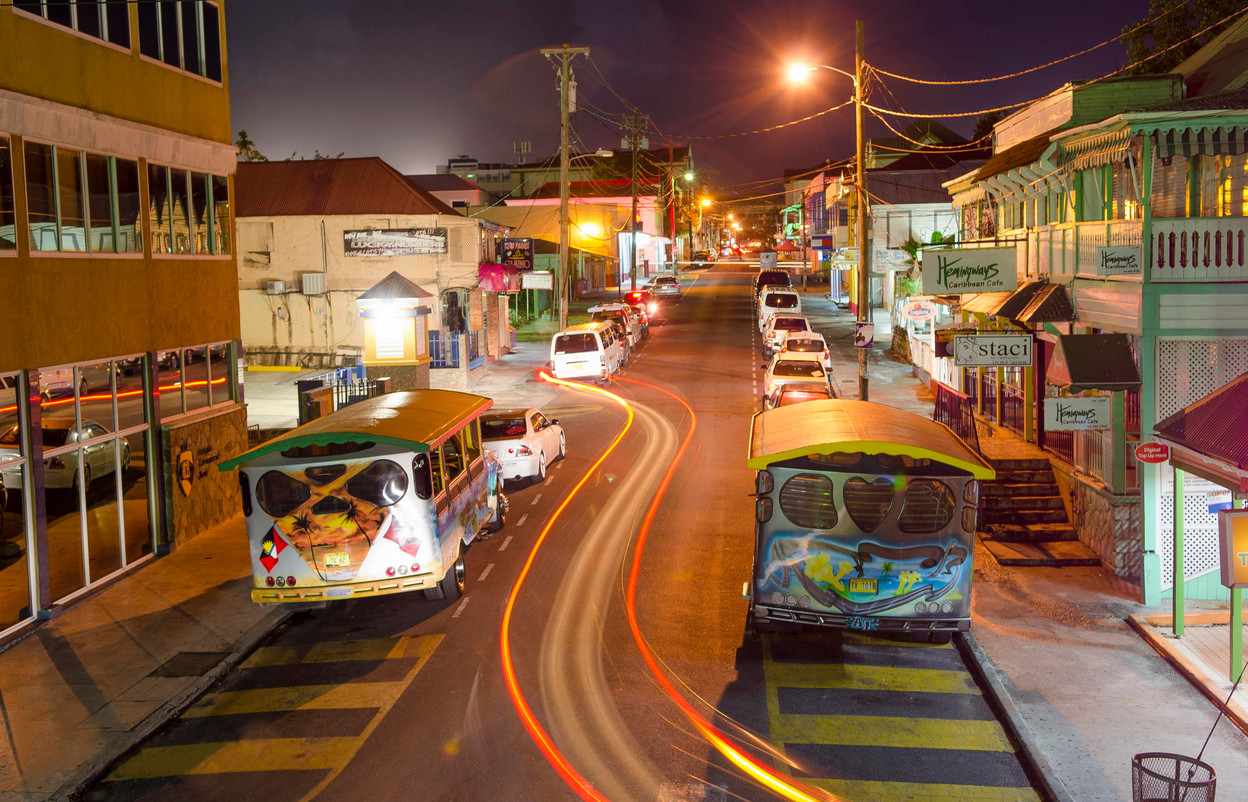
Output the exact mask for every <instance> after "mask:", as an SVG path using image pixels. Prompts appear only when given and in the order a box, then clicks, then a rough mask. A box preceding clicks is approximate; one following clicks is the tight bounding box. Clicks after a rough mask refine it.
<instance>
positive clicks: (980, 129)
mask: <svg viewBox="0 0 1248 802" xmlns="http://www.w3.org/2000/svg"><path fill="white" fill-rule="evenodd" d="M1004 119H1005V112H1004V111H990V112H988V113H987V114H984V115H981V116H980V118H979V119H978V120H976V121H975V130H974V131H972V132H971V141H972V142H978V141H979V140H980V139H983V138H984V137H986V136H988V135H989V134H991V133H992V126H994V125H996V124H997V123H999V122H1001V121H1002V120H1004Z"/></svg>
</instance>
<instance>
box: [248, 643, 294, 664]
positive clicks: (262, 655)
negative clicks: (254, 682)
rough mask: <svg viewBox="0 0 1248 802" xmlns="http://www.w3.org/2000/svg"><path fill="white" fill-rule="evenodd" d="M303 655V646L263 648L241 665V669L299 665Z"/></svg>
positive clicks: (253, 653)
mask: <svg viewBox="0 0 1248 802" xmlns="http://www.w3.org/2000/svg"><path fill="white" fill-rule="evenodd" d="M302 654H303V647H301V646H261V647H260V648H258V649H256V650H255V651H254V652H252V653H251V654H250V655H248V656H247V659H246V660H244V661H243V662H242V663H240V664H239V666H238V667H239V668H267V667H269V666H287V665H291V664H293V663H298V662H299V658H300V655H302Z"/></svg>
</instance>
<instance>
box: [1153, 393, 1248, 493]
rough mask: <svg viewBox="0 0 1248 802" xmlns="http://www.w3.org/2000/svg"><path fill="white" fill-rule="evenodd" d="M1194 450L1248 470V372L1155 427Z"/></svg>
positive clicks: (1179, 443)
mask: <svg viewBox="0 0 1248 802" xmlns="http://www.w3.org/2000/svg"><path fill="white" fill-rule="evenodd" d="M1153 431H1155V432H1156V433H1157V434H1158V435H1159V436H1161V437H1164V438H1165V439H1167V440H1170V441H1172V442H1174V443H1177V444H1178V445H1181V446H1184V447H1185V448H1189V449H1191V450H1192V451H1195V452H1197V453H1200V454H1203V455H1205V456H1207V457H1212V458H1214V459H1216V460H1219V461H1221V462H1225V463H1227V464H1229V465H1231V466H1234V467H1235V468H1238V469H1239V470H1248V373H1245V374H1244V375H1242V376H1240V377H1239V378H1238V379H1235V380H1234V381H1232V382H1230V383H1229V384H1226V385H1224V386H1223V387H1222V388H1221V389H1218V390H1214V391H1213V392H1212V393H1210V394H1209V395H1207V396H1205V397H1204V398H1202V399H1200V400H1199V401H1196V402H1195V403H1193V404H1189V405H1188V406H1186V407H1184V408H1183V409H1181V410H1179V411H1178V412H1176V413H1174V414H1173V415H1171V416H1170V417H1168V418H1166V419H1165V420H1163V421H1161V422H1160V423H1158V424H1157V425H1156V426H1154V427H1153Z"/></svg>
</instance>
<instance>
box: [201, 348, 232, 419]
mask: <svg viewBox="0 0 1248 802" xmlns="http://www.w3.org/2000/svg"><path fill="white" fill-rule="evenodd" d="M205 373H206V374H207V375H206V378H207V379H208V403H209V404H220V403H221V402H223V401H228V400H230V347H229V343H217V344H216V345H213V346H209V348H208V366H207V368H206V371H205Z"/></svg>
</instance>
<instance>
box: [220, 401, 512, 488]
mask: <svg viewBox="0 0 1248 802" xmlns="http://www.w3.org/2000/svg"><path fill="white" fill-rule="evenodd" d="M493 404H494V401H493V400H491V399H489V398H485V397H483V396H479V395H472V394H470V393H459V392H456V391H454V390H410V391H407V392H401V393H386V394H384V395H379V396H377V397H375V398H370V399H368V400H365V401H360V402H358V403H355V404H352V405H350V406H347V407H343V408H342V409H340V410H338V411H337V412H331V413H330V414H328V415H326V416H325V417H323V418H317V419H316V420H314V421H310V422H308V423H305V424H304V425H302V426H300V427H299V428H297V429H292V430H291V431H289V432H287V433H286V434H283V435H280V436H278V437H275V438H273V439H272V440H269V441H268V442H267V443H263V444H261V445H258V446H256V447H255V448H253V449H251V450H250V451H245V452H243V453H242V454H239V455H238V456H237V457H233V458H231V459H228V460H225V461H223V462H222V463H221V465H220V469H221V470H223V471H229V470H233V469H234V468H237V467H238V466H240V465H244V464H246V463H248V462H251V461H252V460H255V459H257V458H259V457H262V456H264V455H265V454H270V453H272V452H274V451H284V450H286V449H288V448H294V447H296V446H310V445H329V444H331V443H353V442H360V441H361V440H367V441H371V442H375V443H389V444H391V445H396V446H399V447H401V448H407V449H410V450H412V451H429V450H430V449H431V448H437V447H438V446H439V445H441V444H442V441H444V440H445V439H446V438H447V437H448V436H450V434H451V433H453V432H454V431H455V430H456V429H458V428H459V426H460V425H461V424H462V423H463V422H464V421H465V420H468V419H471V418H474V417H476V416H478V415H480V414H481V413H482V412H484V411H485V410H487V409H489V408H490V407H491V406H492V405H493Z"/></svg>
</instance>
